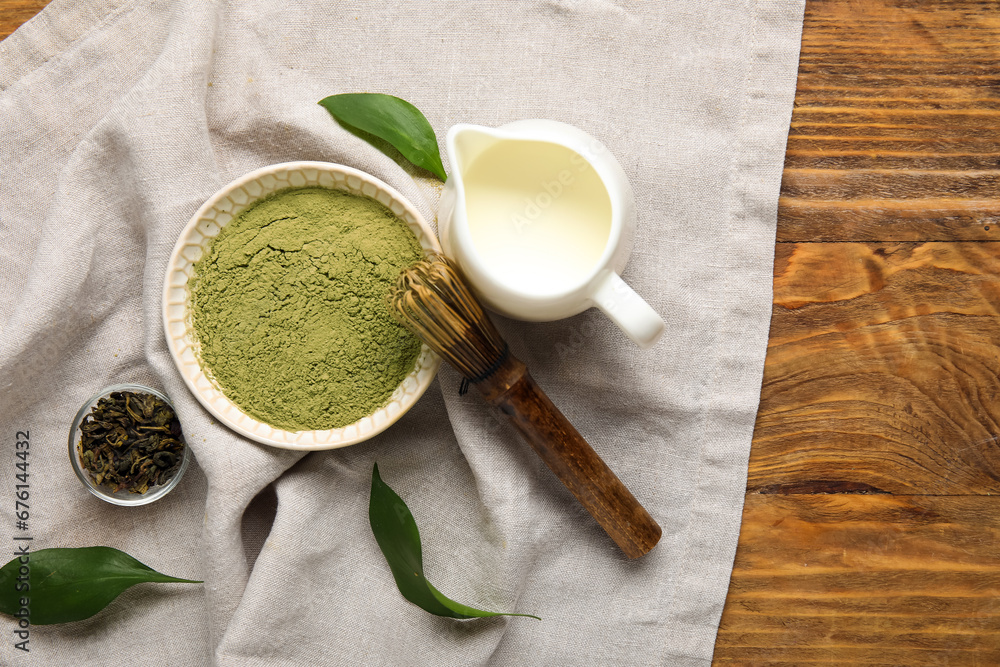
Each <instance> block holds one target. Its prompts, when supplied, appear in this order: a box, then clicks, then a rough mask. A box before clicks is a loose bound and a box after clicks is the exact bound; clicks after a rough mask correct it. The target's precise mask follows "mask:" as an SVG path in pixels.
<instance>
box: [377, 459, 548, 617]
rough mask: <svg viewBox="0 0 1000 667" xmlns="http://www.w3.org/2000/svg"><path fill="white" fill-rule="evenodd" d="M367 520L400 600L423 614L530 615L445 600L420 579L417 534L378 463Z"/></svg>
mask: <svg viewBox="0 0 1000 667" xmlns="http://www.w3.org/2000/svg"><path fill="white" fill-rule="evenodd" d="M368 521H369V523H371V527H372V533H374V534H375V540H376V541H377V542H378V546H379V548H380V549H381V550H382V554H383V555H384V556H385V560H386V561H387V562H388V563H389V569H390V570H392V576H393V578H394V579H395V580H396V586H397V587H398V588H399V592H400V593H402V594H403V597H404V598H406V599H407V600H409V601H410V602H412V603H413V604H415V605H417V606H418V607H420V608H421V609H423V610H424V611H428V612H430V613H432V614H436V615H438V616H447V617H449V618H482V617H486V616H530V617H531V618H535V619H538V620H541V619H540V618H538V617H537V616H534V615H532V614H513V613H504V612H495V611H482V610H480V609H474V608H472V607H468V606H466V605H464V604H460V603H458V602H455V601H454V600H451V599H449V598H447V597H445V596H444V595H443V594H442V593H441V592H440V591H438V589H436V588H434V586H432V585H431V582H429V581H427V578H426V577H424V564H423V556H422V554H421V549H420V532H419V531H418V530H417V522H416V521H414V519H413V515H412V514H410V509H409V508H408V507H407V506H406V503H404V502H403V499H402V498H400V497H399V496H398V495H396V492H395V491H393V490H392V489H391V488H389V485H388V484H386V483H385V482H383V481H382V478H381V477H380V476H379V474H378V464H377V463H376V464H375V468H374V469H373V470H372V492H371V498H370V500H369V503H368Z"/></svg>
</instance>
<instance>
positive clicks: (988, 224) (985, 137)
mask: <svg viewBox="0 0 1000 667" xmlns="http://www.w3.org/2000/svg"><path fill="white" fill-rule="evenodd" d="M998 10H1000V7H998V5H997V4H996V3H995V2H947V1H938V2H934V3H917V2H906V1H902V0H898V1H895V2H893V1H889V0H886V1H881V0H867V1H865V2H847V1H844V0H812V1H810V2H809V3H808V4H807V9H806V18H805V25H804V28H803V34H802V55H801V63H800V66H799V79H798V90H797V93H796V97H795V109H794V111H793V114H792V123H791V128H790V132H789V138H788V151H787V155H786V159H785V167H786V170H785V177H784V181H783V183H782V193H781V200H780V207H779V210H778V240H779V241H782V242H807V241H872V242H877V241H932V240H937V241H955V240H989V239H994V238H1000V191H998V189H997V183H998V182H1000V141H998V139H997V137H998V136H1000V132H998V130H1000V98H998V96H997V94H996V91H997V85H998V83H1000V11H998Z"/></svg>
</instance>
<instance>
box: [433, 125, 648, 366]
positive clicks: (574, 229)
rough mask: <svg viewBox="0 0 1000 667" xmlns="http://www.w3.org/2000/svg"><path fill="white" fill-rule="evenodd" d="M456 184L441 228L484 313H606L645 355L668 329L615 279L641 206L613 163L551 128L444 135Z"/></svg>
mask: <svg viewBox="0 0 1000 667" xmlns="http://www.w3.org/2000/svg"><path fill="white" fill-rule="evenodd" d="M447 152H448V158H449V160H450V161H451V167H452V173H451V175H450V177H449V178H448V181H447V182H446V184H445V187H444V192H443V194H442V196H441V206H440V212H439V216H438V228H439V232H440V234H441V245H442V247H443V248H444V251H445V253H446V254H447V255H448V256H450V257H451V258H452V259H454V260H455V261H456V262H458V264H459V266H460V267H461V269H462V271H463V273H464V274H465V276H466V278H467V279H468V281H469V283H470V284H471V286H472V288H473V289H474V290H475V292H476V293H477V295H478V296H479V297H480V299H482V301H483V303H484V304H485V305H486V306H487V307H489V308H490V309H492V310H494V311H496V312H498V313H501V314H503V315H507V316H509V317H513V318H515V319H521V320H531V321H536V322H543V321H551V320H558V319H562V318H564V317H569V316H571V315H575V314H577V313H579V312H582V311H584V310H586V309H587V308H590V307H592V306H597V307H598V308H600V309H601V310H602V311H603V312H604V313H605V314H606V315H607V316H608V317H610V318H611V320H612V321H614V323H615V324H617V325H618V326H619V327H620V328H621V330H622V331H624V332H625V334H626V335H628V337H629V338H631V339H632V340H633V341H635V342H636V343H637V344H638V345H639V346H640V347H649V346H651V345H652V344H653V343H655V342H656V341H657V339H658V338H659V337H660V335H661V334H662V333H663V329H664V326H665V325H664V322H663V319H662V318H661V317H660V316H659V315H658V314H657V313H656V311H654V310H653V309H652V308H651V307H650V306H649V305H648V304H647V303H646V302H645V301H643V300H642V298H641V297H639V295H637V294H636V293H635V292H634V291H633V290H632V288H631V287H629V286H628V285H626V284H625V283H624V282H623V281H622V279H621V278H620V277H619V275H620V274H621V272H622V270H623V269H624V268H625V263H626V262H627V261H628V257H629V254H630V253H631V250H632V239H633V235H634V230H635V222H636V215H635V201H634V198H633V195H632V188H631V187H630V186H629V183H628V180H627V179H626V177H625V172H624V171H623V170H622V168H621V165H619V164H618V161H617V160H616V159H615V158H614V156H613V155H611V153H610V152H609V151H608V150H607V148H605V147H604V145H603V144H601V143H600V142H599V141H598V140H597V139H595V138H594V137H592V136H590V135H589V134H587V133H586V132H584V131H582V130H580V129H578V128H576V127H573V126H571V125H567V124H565V123H559V122H556V121H552V120H521V121H517V122H514V123H510V124H508V125H504V126H502V127H500V128H497V129H492V128H486V127H479V126H476V125H465V124H461V125H455V126H454V127H452V128H451V129H450V130H449V131H448V136H447Z"/></svg>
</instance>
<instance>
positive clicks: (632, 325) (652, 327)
mask: <svg viewBox="0 0 1000 667" xmlns="http://www.w3.org/2000/svg"><path fill="white" fill-rule="evenodd" d="M591 300H593V302H594V305H596V306H597V307H598V308H600V309H601V311H602V312H603V313H604V314H605V315H607V316H608V317H609V318H610V319H611V321H612V322H614V323H615V324H617V325H618V328H619V329H621V330H622V331H623V332H624V333H625V335H626V336H628V337H629V338H631V339H632V340H633V341H634V342H635V344H636V345H638V346H639V347H640V348H642V349H646V348H648V347H652V346H653V344H654V343H656V341H658V340H659V339H660V336H662V335H663V331H664V329H666V326H667V325H666V323H665V322H664V321H663V318H662V317H660V315H659V314H658V313H657V312H656V311H655V310H653V308H652V307H651V306H650V305H649V304H648V303H646V302H645V301H643V299H642V297H641V296H639V295H638V294H636V293H635V290H633V289H632V288H631V287H629V286H628V285H627V284H625V281H624V280H622V279H621V277H620V276H619V275H618V274H617V273H615V272H614V271H607V272H605V274H604V275H603V276H601V277H600V278H598V280H597V283H596V287H595V288H594V291H593V292H592V294H591Z"/></svg>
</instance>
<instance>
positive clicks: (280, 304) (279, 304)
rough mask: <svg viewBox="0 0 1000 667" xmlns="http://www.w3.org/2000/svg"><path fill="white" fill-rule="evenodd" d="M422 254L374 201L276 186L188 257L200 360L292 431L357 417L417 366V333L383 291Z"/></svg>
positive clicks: (249, 405)
mask: <svg viewBox="0 0 1000 667" xmlns="http://www.w3.org/2000/svg"><path fill="white" fill-rule="evenodd" d="M421 254H422V251H421V247H420V244H419V243H418V242H417V239H416V237H415V236H414V235H413V233H412V232H411V231H410V230H409V228H408V227H407V226H406V224H405V223H404V222H403V221H401V220H400V219H398V218H397V217H396V216H394V215H393V214H392V212H391V211H389V210H388V209H386V208H385V207H384V206H382V205H381V204H379V203H378V202H376V201H374V200H371V199H367V198H365V197H357V196H354V195H351V194H348V193H345V192H341V191H339V190H327V189H324V188H299V189H289V190H282V191H280V192H277V193H275V194H273V195H271V196H270V197H268V198H266V199H264V200H262V201H260V202H258V203H256V204H254V205H253V206H252V207H250V208H249V209H247V210H246V211H244V212H243V213H242V214H240V215H239V216H238V217H237V218H236V219H234V220H233V221H232V222H230V223H229V224H228V225H227V226H226V227H224V228H223V229H222V231H221V232H220V233H219V235H218V237H216V239H215V240H214V242H213V243H212V248H211V252H210V253H207V254H206V255H205V256H204V257H203V258H202V259H201V260H199V261H198V262H197V264H195V277H194V280H193V283H192V284H193V288H192V295H191V306H192V313H193V323H194V329H195V333H196V335H197V337H198V341H199V342H200V344H201V357H202V361H203V363H204V365H205V366H206V367H207V368H208V369H209V370H210V372H211V374H212V376H213V377H214V378H215V380H216V382H217V383H218V384H219V386H220V388H221V389H222V391H223V393H225V395H226V396H227V397H228V398H229V400H231V401H232V402H233V403H235V404H236V405H238V406H239V407H240V408H242V409H243V411H244V412H246V413H247V414H249V415H251V416H252V417H254V418H256V419H257V420H259V421H262V422H265V423H267V424H270V425H272V426H275V427H277V428H281V429H284V430H288V431H298V430H325V429H330V428H338V427H341V426H346V425H348V424H351V423H354V422H356V421H357V420H358V419H361V418H362V417H364V416H365V415H367V414H369V413H371V412H372V411H373V410H374V409H376V408H378V407H380V406H382V405H384V404H385V403H386V402H387V401H388V399H389V396H390V395H391V394H392V392H393V391H394V390H395V389H396V387H397V386H398V385H399V383H400V382H401V381H402V380H403V378H404V377H405V376H406V375H407V374H408V373H409V372H410V371H411V370H413V366H414V362H415V361H416V358H417V354H418V353H419V351H420V342H419V341H418V340H417V339H416V338H415V337H414V336H413V335H412V334H410V333H409V332H408V331H406V330H405V329H404V328H403V327H401V326H399V325H398V324H397V323H396V322H395V320H394V319H393V318H392V315H391V314H390V313H389V310H388V306H387V305H386V302H385V299H386V294H387V293H388V292H389V289H390V287H391V285H392V284H394V283H395V280H396V277H397V275H399V272H400V270H401V269H402V268H403V267H405V266H407V265H409V264H411V263H413V262H414V261H416V260H417V259H419V258H420V256H421Z"/></svg>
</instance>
